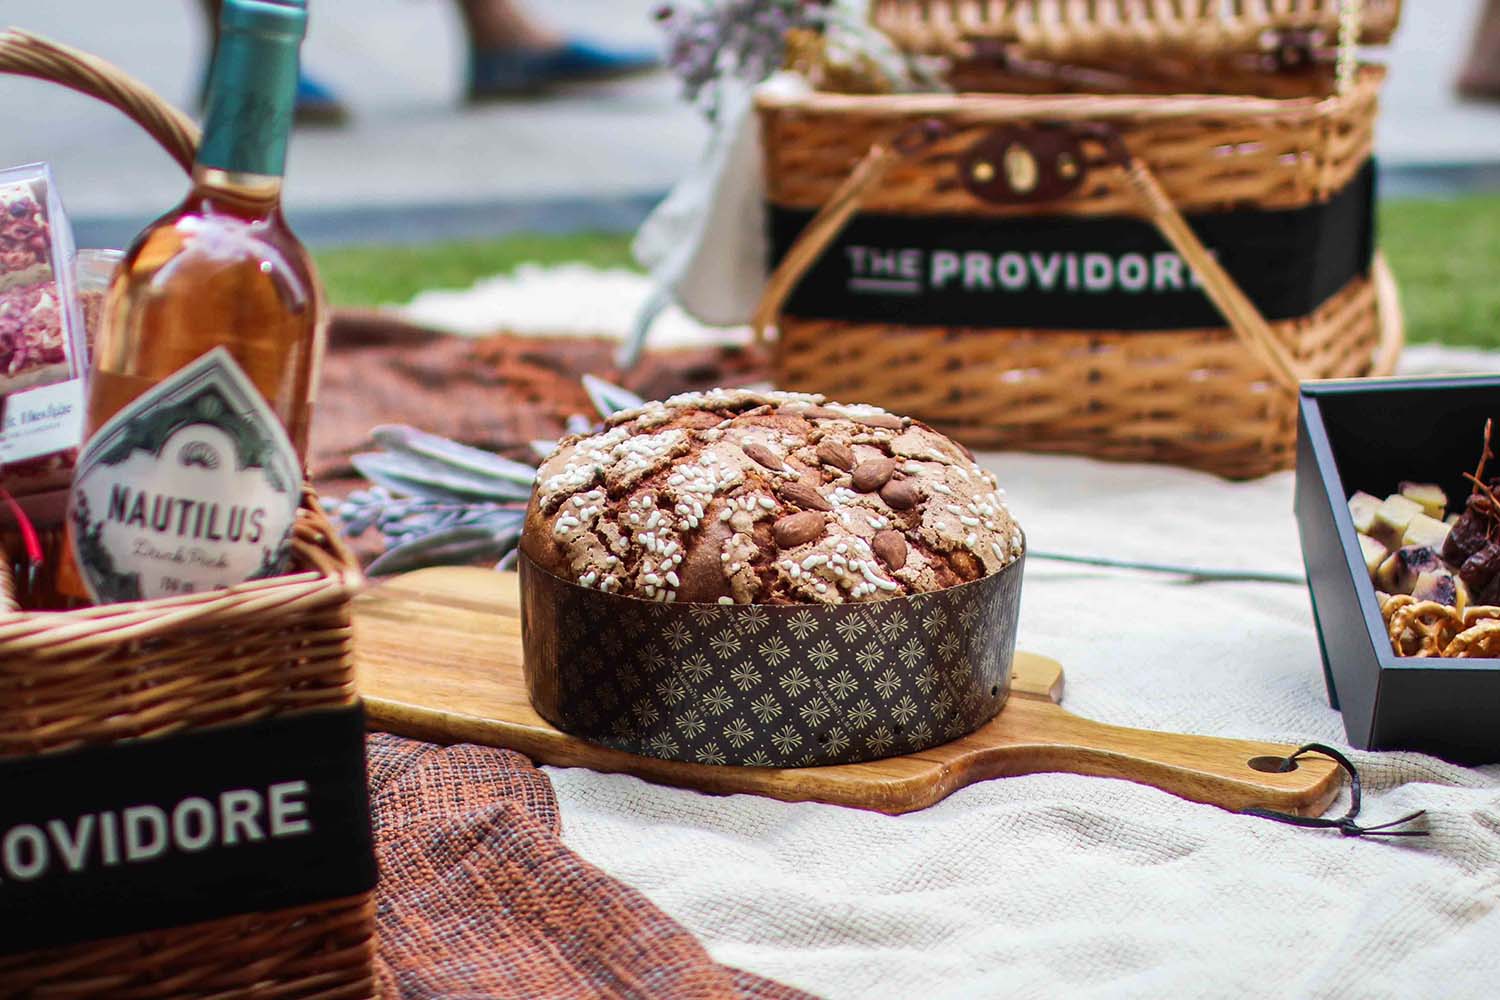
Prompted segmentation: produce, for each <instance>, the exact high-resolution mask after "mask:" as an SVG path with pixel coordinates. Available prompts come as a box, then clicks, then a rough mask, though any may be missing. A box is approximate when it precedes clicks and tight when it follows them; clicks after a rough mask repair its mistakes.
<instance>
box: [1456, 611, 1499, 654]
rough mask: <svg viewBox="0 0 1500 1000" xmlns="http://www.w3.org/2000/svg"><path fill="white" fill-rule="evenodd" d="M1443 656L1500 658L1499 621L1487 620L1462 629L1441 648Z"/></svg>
mask: <svg viewBox="0 0 1500 1000" xmlns="http://www.w3.org/2000/svg"><path fill="white" fill-rule="evenodd" d="M1443 655H1444V656H1459V657H1486V658H1492V657H1497V656H1500V620H1496V619H1494V618H1487V619H1484V620H1483V621H1481V622H1479V623H1478V624H1476V625H1473V626H1471V627H1470V628H1467V629H1464V630H1463V631H1462V632H1460V633H1459V634H1458V635H1456V636H1454V637H1453V640H1452V641H1451V642H1449V643H1448V645H1446V646H1444V647H1443Z"/></svg>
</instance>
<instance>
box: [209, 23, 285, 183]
mask: <svg viewBox="0 0 1500 1000" xmlns="http://www.w3.org/2000/svg"><path fill="white" fill-rule="evenodd" d="M299 28H300V25H299ZM301 41H302V35H301V31H300V30H298V31H295V32H293V31H288V30H268V29H267V28H265V27H262V26H258V25H251V24H240V23H231V22H230V21H229V19H228V18H227V17H222V18H221V21H220V26H219V40H218V44H217V46H216V47H215V50H214V62H213V68H212V70H211V71H210V73H209V82H208V92H207V100H206V109H205V112H204V121H203V139H202V141H201V142H200V143H199V146H198V160H197V167H198V170H195V172H194V173H195V179H196V174H197V173H199V172H204V173H213V174H214V176H216V177H218V179H220V180H225V179H229V180H231V181H232V183H233V185H234V186H238V184H239V181H238V180H234V178H252V179H260V180H263V179H265V178H276V179H278V183H279V178H280V177H281V175H282V173H283V171H284V168H285V164H286V145H287V137H288V135H289V134H290V132H291V128H292V112H293V109H294V107H295V104H296V99H297V50H298V47H299V45H300V44H301ZM215 172H216V173H215ZM220 175H222V176H220Z"/></svg>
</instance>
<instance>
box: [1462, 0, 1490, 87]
mask: <svg viewBox="0 0 1500 1000" xmlns="http://www.w3.org/2000/svg"><path fill="white" fill-rule="evenodd" d="M1458 92H1459V93H1460V94H1462V95H1463V96H1465V97H1470V98H1475V99H1479V100H1490V101H1493V100H1500V0H1484V6H1483V7H1482V8H1481V10H1480V12H1479V22H1478V23H1477V24H1476V25H1474V41H1473V43H1472V44H1471V46H1470V48H1469V58H1468V61H1467V62H1466V63H1465V64H1464V68H1463V72H1462V73H1460V74H1459V77H1458Z"/></svg>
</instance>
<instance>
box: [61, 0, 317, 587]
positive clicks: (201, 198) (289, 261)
mask: <svg viewBox="0 0 1500 1000" xmlns="http://www.w3.org/2000/svg"><path fill="white" fill-rule="evenodd" d="M306 23H307V11H306V7H305V4H304V3H303V2H302V0H279V2H273V0H224V2H223V4H222V6H221V8H220V16H219V40H218V46H217V49H216V51H215V55H214V63H213V69H212V72H211V74H210V81H209V88H208V101H207V112H206V115H205V123H204V130H203V140H202V143H201V145H200V148H199V152H198V158H197V162H196V164H195V166H194V169H193V187H192V190H191V191H189V192H188V196H187V198H186V199H185V200H184V201H183V202H182V204H181V205H179V206H178V207H177V208H175V209H173V210H172V211H171V212H168V213H167V214H166V215H165V216H163V217H162V218H161V219H160V220H158V221H157V222H155V223H154V224H152V225H151V226H150V227H149V228H148V229H146V231H145V232H143V233H142V234H141V235H140V236H139V237H137V238H136V241H135V243H134V244H133V245H132V246H131V247H130V249H129V250H128V251H127V252H126V254H125V258H124V260H123V261H122V262H121V265H120V267H119V269H118V270H117V271H116V274H115V278H114V280H113V282H112V283H111V285H110V288H109V291H108V293H107V294H106V297H105V301H104V308H103V317H102V322H101V328H100V330H99V334H98V341H97V343H96V345H95V349H94V366H93V374H92V380H91V382H90V386H89V399H88V414H87V429H88V434H89V436H88V438H87V441H86V444H85V446H84V449H83V452H82V454H81V455H80V457H79V462H78V471H77V475H76V477H75V479H74V483H73V489H72V494H71V503H70V508H69V514H68V531H69V540H70V546H69V549H70V553H71V554H72V556H73V559H72V560H70V562H71V565H70V566H65V567H64V576H65V577H67V576H69V575H72V574H76V576H74V579H72V580H71V581H68V580H66V579H65V580H64V586H65V587H66V588H67V589H68V590H70V591H73V592H74V594H75V595H76V596H84V595H85V594H86V595H87V596H88V597H90V598H92V599H93V600H94V601H95V602H96V603H111V602H117V601H128V600H140V599H150V598H156V597H164V596H171V595H177V594H187V593H194V592H197V591H202V590H207V589H211V588H214V587H223V586H229V585H232V584H235V583H240V582H243V581H245V580H253V579H260V578H264V577H268V576H274V575H276V574H277V573H279V572H281V570H282V568H283V565H284V563H285V559H286V554H287V551H288V546H289V542H290V537H291V532H292V527H293V524H294V522H295V520H296V515H297V509H298V506H299V503H300V500H301V483H302V468H303V459H304V457H305V452H306V449H307V439H308V424H309V422H310V420H311V416H312V410H313V399H314V395H315V390H316V386H317V380H318V374H319V366H320V363H321V358H322V352H323V343H324V324H325V319H324V315H323V308H322V293H321V291H320V288H319V285H318V281H317V277H316V275H315V274H314V271H313V266H312V262H311V261H310V259H309V258H308V255H307V253H306V251H305V250H304V249H303V247H302V245H301V244H300V243H299V242H298V241H297V239H296V237H294V236H293V235H292V233H291V231H290V230H289V229H288V228H287V225H286V221H285V220H284V219H283V217H282V212H281V203H280V195H281V175H282V166H283V162H284V159H285V153H286V144H287V136H288V133H289V130H290V126H291V121H292V106H293V100H294V97H295V91H296V81H297V58H298V48H299V46H300V44H301V41H302V37H303V35H304V33H305V30H306ZM70 583H71V585H69V584H70Z"/></svg>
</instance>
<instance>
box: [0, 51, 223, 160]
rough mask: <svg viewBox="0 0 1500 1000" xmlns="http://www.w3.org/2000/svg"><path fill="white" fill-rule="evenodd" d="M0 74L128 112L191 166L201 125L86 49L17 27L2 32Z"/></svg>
mask: <svg viewBox="0 0 1500 1000" xmlns="http://www.w3.org/2000/svg"><path fill="white" fill-rule="evenodd" d="M0 73H12V74H14V75H16V76H29V77H34V78H35V79H38V80H46V81H48V82H49V83H57V84H61V85H62V86H64V87H68V88H70V89H72V90H76V91H78V92H79V93H81V94H87V95H88V96H89V97H93V98H97V99H98V100H101V101H103V102H104V103H105V104H109V105H112V106H113V107H115V108H118V109H119V110H120V111H122V112H124V113H125V114H126V115H127V116H128V117H129V118H131V119H132V120H133V121H135V123H136V124H137V125H139V126H140V127H141V128H143V129H145V130H146V132H147V133H148V134H150V136H151V138H153V139H155V140H156V141H157V142H158V143H160V145H161V147H162V148H163V149H165V150H166V151H167V154H168V155H169V156H171V157H172V159H174V160H176V161H177V163H178V165H179V166H181V167H182V169H183V170H184V171H189V172H190V171H191V170H192V169H193V158H194V156H196V155H197V150H198V136H199V130H198V126H197V125H195V124H193V120H192V119H191V118H189V117H188V116H187V115H185V114H183V113H182V112H181V111H178V110H177V109H176V108H174V107H172V105H170V104H168V103H167V102H166V101H164V100H162V99H161V98H160V97H158V96H157V95H156V93H155V92H154V91H153V90H152V89H151V88H150V87H147V86H146V85H145V84H144V83H142V82H140V81H139V80H137V79H135V77H133V76H131V75H130V74H128V73H126V72H124V71H123V70H121V69H119V68H118V67H116V66H113V65H111V64H110V63H107V62H105V61H104V60H103V59H100V58H98V57H97V56H91V55H89V54H88V53H87V52H81V51H79V50H78V49H75V48H71V47H69V46H67V45H62V44H60V43H58V42H53V41H49V40H48V39H45V38H43V37H41V36H40V35H33V34H32V33H30V32H29V31H22V30H21V29H19V28H9V29H7V30H5V31H3V32H0Z"/></svg>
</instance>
